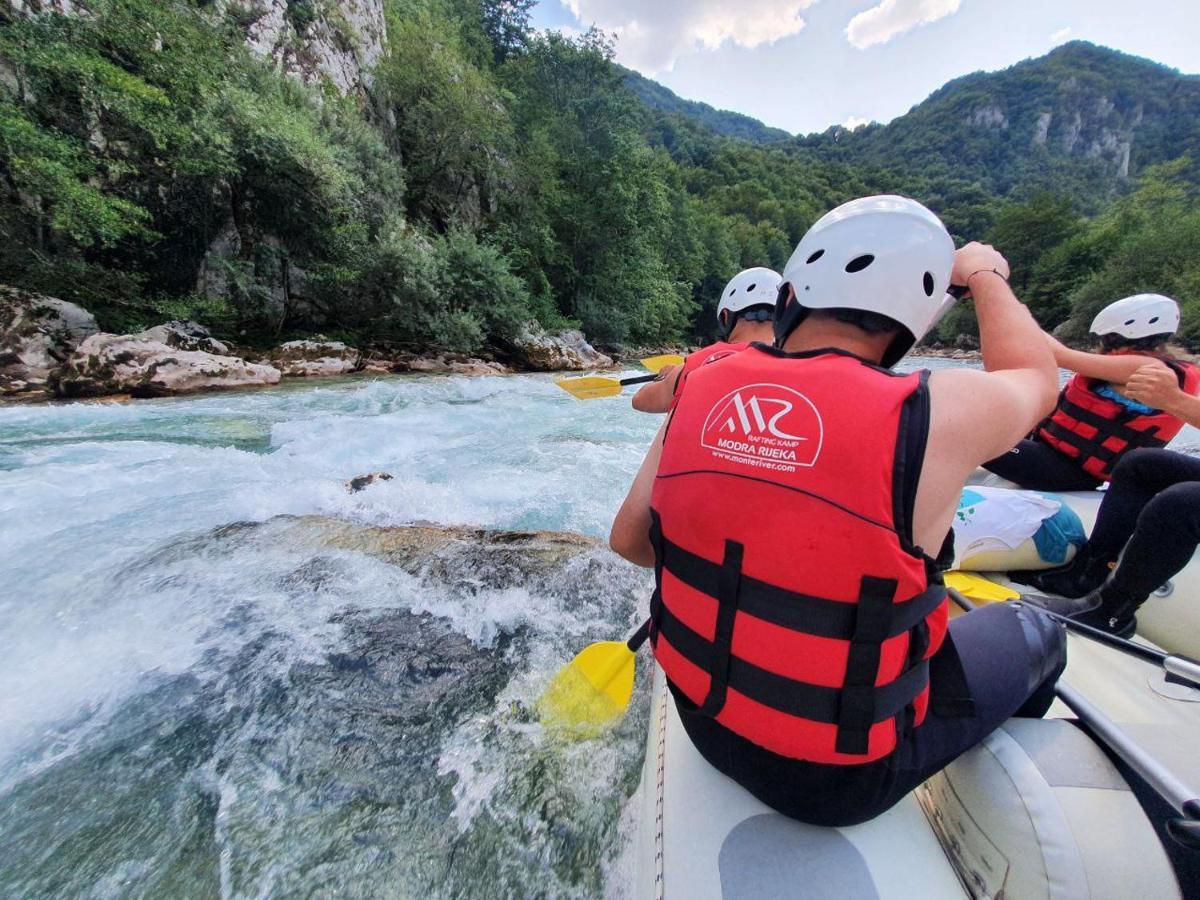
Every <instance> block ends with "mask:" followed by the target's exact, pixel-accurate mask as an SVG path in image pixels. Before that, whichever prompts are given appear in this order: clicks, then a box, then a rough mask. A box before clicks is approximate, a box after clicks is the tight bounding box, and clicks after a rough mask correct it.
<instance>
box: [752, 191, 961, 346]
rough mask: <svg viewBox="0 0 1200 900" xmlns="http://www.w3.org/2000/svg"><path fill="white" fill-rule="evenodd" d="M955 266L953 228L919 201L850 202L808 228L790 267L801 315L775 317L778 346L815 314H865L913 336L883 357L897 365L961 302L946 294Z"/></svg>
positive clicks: (787, 272)
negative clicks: (884, 319) (854, 311)
mask: <svg viewBox="0 0 1200 900" xmlns="http://www.w3.org/2000/svg"><path fill="white" fill-rule="evenodd" d="M953 267H954V241H953V240H951V238H950V234H949V232H947V231H946V226H945V225H943V224H942V220H941V219H939V218H938V217H937V216H935V215H934V214H933V213H932V212H930V211H929V210H928V209H926V208H925V207H924V206H922V205H921V204H920V203H918V202H917V201H915V200H909V199H908V198H907V197H898V196H895V195H891V194H886V195H882V196H878V197H863V198H861V199H859V200H851V201H850V202H849V203H843V204H842V205H841V206H839V207H838V208H837V209H834V210H831V211H830V212H827V213H826V214H825V215H823V216H822V217H821V218H820V219H818V220H817V222H816V224H815V225H813V227H812V228H810V229H808V232H807V233H806V234H805V235H804V237H803V238H801V240H800V244H799V245H798V246H797V247H796V252H795V253H793V254H792V258H791V259H789V260H788V263H787V265H786V266H785V267H784V270H783V281H784V283H785V284H790V285H791V286H792V288H793V289H794V290H795V292H796V301H797V306H798V307H799V308H798V309H796V311H794V312H792V311H790V310H789V311H788V312H786V313H785V311H784V310H782V309H779V310H776V314H775V333H776V337H777V343H780V344H782V342H783V341H784V340H785V339H786V338H787V335H788V334H790V333H791V331H792V330H793V329H794V328H795V327H796V326H797V325H798V324H800V322H801V321H802V320H803V318H804V316H805V315H807V312H808V310H811V309H831V308H848V309H861V310H864V311H866V312H873V313H878V314H879V315H882V316H887V317H888V318H889V319H892V320H893V321H895V322H898V323H899V324H900V325H902V326H903V327H904V328H905V329H907V331H908V334H903V333H902V334H901V335H899V336H897V338H896V340H895V341H893V342H892V345H891V346H890V347H889V348H888V350H887V352H886V353H885V354H884V357H883V360H882V362H883V364H884V365H885V366H892V365H895V364H896V363H897V362H898V361H899V360H900V358H901V357H902V356H904V354H905V353H907V352H908V351H909V350H910V349H911V348H912V345H913V344H915V343H916V342H917V341H918V340H920V339H921V338H922V337H924V336H925V334H926V333H927V332H928V331H929V329H931V328H932V327H933V326H934V325H936V324H937V323H938V320H939V319H941V318H942V316H944V315H945V314H946V312H947V310H949V309H950V306H951V305H952V304H953V303H954V299H953V298H952V297H950V296H949V295H948V294H947V293H946V291H947V289H948V288H949V287H950V271H951V269H952V268H953ZM779 297H780V302H781V303H782V302H783V300H784V298H785V294H784V293H783V292H782V291H780V295H779Z"/></svg>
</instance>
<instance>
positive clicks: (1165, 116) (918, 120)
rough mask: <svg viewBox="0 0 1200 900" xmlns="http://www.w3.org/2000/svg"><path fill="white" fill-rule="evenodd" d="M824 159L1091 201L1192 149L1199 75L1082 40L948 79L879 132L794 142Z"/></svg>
mask: <svg viewBox="0 0 1200 900" xmlns="http://www.w3.org/2000/svg"><path fill="white" fill-rule="evenodd" d="M801 143H802V144H803V145H804V146H807V147H810V148H813V149H815V150H817V152H818V153H820V155H821V156H822V157H823V158H826V159H840V160H845V161H849V162H853V163H854V164H857V165H874V166H883V167H889V168H895V169H901V170H910V171H920V172H924V173H926V174H927V175H930V176H933V177H937V176H940V175H950V174H952V175H954V176H955V177H959V178H967V179H973V180H978V181H979V183H980V184H982V185H983V186H984V187H985V188H986V189H987V190H989V191H992V192H995V193H997V194H1001V195H1004V194H1007V193H1008V192H1010V191H1012V190H1014V189H1019V190H1022V191H1024V192H1026V193H1028V192H1029V191H1030V190H1031V189H1033V188H1036V187H1044V188H1051V189H1053V190H1056V191H1066V192H1069V193H1072V194H1073V195H1074V196H1076V197H1077V198H1078V199H1079V200H1080V201H1083V202H1085V203H1088V204H1089V205H1093V206H1094V205H1096V204H1098V203H1099V202H1101V201H1102V200H1103V199H1106V198H1111V197H1112V196H1115V195H1116V194H1117V193H1120V192H1121V190H1122V189H1123V187H1124V186H1125V184H1126V182H1127V180H1128V179H1129V178H1131V177H1133V178H1136V177H1137V176H1138V175H1140V174H1141V173H1142V172H1144V171H1145V170H1146V169H1147V168H1149V167H1150V166H1153V165H1156V164H1158V163H1162V162H1166V161H1168V160H1171V159H1175V158H1176V157H1178V156H1180V155H1182V154H1183V153H1185V152H1187V151H1189V150H1194V149H1195V148H1197V147H1200V76H1196V75H1181V74H1180V73H1179V72H1177V71H1176V70H1174V69H1169V68H1167V67H1166V66H1162V65H1159V64H1157V63H1154V62H1151V61H1150V60H1146V59H1141V58H1138V57H1134V56H1128V55H1126V54H1124V53H1118V52H1117V51H1115V50H1109V49H1107V48H1105V47H1097V46H1095V45H1093V44H1088V43H1085V42H1083V41H1075V42H1072V43H1069V44H1065V45H1063V46H1061V47H1058V48H1057V49H1055V50H1053V51H1052V52H1051V53H1049V54H1047V55H1046V56H1043V57H1040V58H1038V59H1032V60H1026V61H1024V62H1021V63H1018V64H1017V65H1014V66H1012V67H1011V68H1008V69H1005V70H1004V71H1002V72H994V73H984V72H976V73H974V74H972V75H967V76H965V77H963V78H957V79H955V80H954V81H951V82H950V83H948V84H947V85H945V86H944V87H942V88H941V89H940V90H938V91H935V92H934V93H933V94H932V95H931V96H930V97H929V98H928V99H927V100H925V101H924V102H922V103H920V104H918V105H917V106H915V107H913V109H912V110H911V111H909V112H908V113H907V114H906V115H903V116H901V117H899V118H898V119H895V120H894V121H892V122H890V123H889V124H887V125H878V124H872V125H868V126H866V127H863V128H859V129H857V130H855V131H846V130H845V129H842V128H831V129H830V130H829V131H827V132H825V133H824V134H821V135H814V136H810V137H808V138H803V139H801Z"/></svg>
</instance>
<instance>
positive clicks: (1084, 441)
mask: <svg viewBox="0 0 1200 900" xmlns="http://www.w3.org/2000/svg"><path fill="white" fill-rule="evenodd" d="M1058 409H1059V411H1061V412H1062V413H1064V414H1065V415H1068V416H1070V417H1071V418H1072V419H1074V420H1075V421H1076V422H1081V423H1083V424H1084V425H1090V426H1091V427H1092V428H1095V429H1096V434H1095V435H1094V436H1093V437H1090V438H1088V437H1084V436H1083V435H1081V434H1079V433H1078V432H1075V431H1072V430H1070V429H1069V428H1066V427H1064V426H1063V425H1062V424H1060V423H1059V422H1055V421H1054V420H1053V419H1047V420H1046V421H1045V422H1044V423H1043V425H1042V427H1043V428H1044V429H1045V431H1046V432H1047V433H1048V434H1049V435H1050V436H1051V437H1055V438H1058V440H1060V441H1062V442H1063V443H1065V444H1068V445H1070V446H1072V447H1074V448H1075V449H1076V450H1078V451H1079V453H1080V457H1079V458H1080V459H1081V460H1086V459H1088V458H1089V457H1094V458H1096V459H1099V460H1100V461H1101V462H1103V463H1104V464H1105V465H1104V467H1105V469H1106V470H1107V469H1108V468H1110V467H1111V466H1112V465H1113V464H1114V463H1115V462H1116V461H1117V459H1118V457H1119V456H1120V455H1121V454H1123V453H1126V452H1128V451H1130V450H1133V449H1136V448H1138V447H1165V446H1166V445H1167V442H1166V441H1165V440H1163V439H1162V438H1161V437H1159V431H1158V428H1157V427H1152V428H1147V429H1145V430H1144V431H1142V430H1139V429H1137V428H1130V427H1129V425H1128V424H1127V423H1128V422H1130V421H1132V420H1134V419H1136V418H1138V416H1139V414H1138V413H1135V412H1132V411H1128V412H1123V413H1121V414H1120V415H1119V416H1117V417H1116V418H1112V419H1109V418H1106V417H1104V416H1102V415H1100V414H1099V413H1096V412H1093V411H1092V410H1090V409H1085V408H1084V407H1082V406H1080V405H1078V404H1077V403H1073V402H1072V401H1070V400H1068V399H1067V398H1066V397H1063V398H1062V399H1060V400H1059V403H1058ZM1110 438H1116V439H1117V440H1119V441H1122V442H1123V443H1124V444H1125V446H1124V447H1122V448H1121V449H1119V450H1113V449H1111V448H1109V447H1105V446H1104V442H1105V441H1106V440H1108V439H1110Z"/></svg>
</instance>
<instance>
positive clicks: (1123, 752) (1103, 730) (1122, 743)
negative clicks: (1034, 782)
mask: <svg viewBox="0 0 1200 900" xmlns="http://www.w3.org/2000/svg"><path fill="white" fill-rule="evenodd" d="M947 593H948V594H949V595H950V599H952V600H953V601H954V602H955V603H956V604H957V605H958V606H959V607H961V608H962V609H964V610H966V611H968V612H970V611H971V610H973V609H975V608H976V607H975V604H974V603H972V602H971V601H970V600H968V599H967V598H966V597H964V596H963V595H962V594H960V593H959V592H958V591H956V590H954V589H953V588H949V589H948V590H947ZM1039 612H1045V610H1039ZM1054 618H1056V619H1060V620H1061V618H1062V617H1061V616H1054ZM1074 624H1078V623H1074ZM1054 693H1055V694H1057V695H1058V699H1059V700H1061V701H1062V702H1063V703H1064V704H1066V706H1067V708H1068V709H1070V710H1071V712H1073V713H1075V715H1077V716H1078V717H1079V721H1080V722H1082V723H1083V724H1084V725H1085V726H1087V729H1088V731H1090V732H1091V733H1092V734H1093V735H1095V737H1096V739H1097V740H1098V741H1100V742H1101V743H1102V744H1104V746H1106V747H1108V749H1109V750H1111V751H1112V752H1113V753H1115V754H1116V755H1117V756H1119V757H1121V759H1122V760H1124V762H1125V764H1126V765H1128V766H1129V768H1130V769H1132V770H1133V771H1134V772H1136V773H1137V775H1138V777H1139V778H1141V779H1142V780H1143V781H1145V782H1146V784H1148V785H1149V786H1150V788H1151V789H1152V790H1153V791H1154V792H1155V793H1156V794H1158V795H1159V796H1160V797H1162V798H1163V800H1165V801H1166V802H1167V803H1169V804H1170V805H1171V807H1172V808H1173V809H1175V810H1176V811H1177V812H1179V813H1180V815H1182V816H1183V818H1182V819H1177V820H1174V821H1172V822H1169V823H1168V826H1167V830H1168V831H1170V832H1171V835H1172V836H1173V837H1175V838H1176V839H1177V840H1179V841H1180V843H1184V844H1189V845H1190V842H1191V841H1192V840H1194V837H1193V835H1194V831H1195V827H1196V825H1197V824H1198V823H1200V796H1198V795H1197V794H1196V792H1195V791H1193V790H1191V789H1190V788H1189V787H1188V786H1187V785H1185V784H1184V783H1183V782H1182V781H1180V780H1179V779H1178V778H1177V777H1176V776H1175V774H1174V773H1173V772H1171V771H1170V770H1169V769H1167V768H1166V767H1164V766H1163V765H1162V763H1160V762H1159V761H1158V760H1156V759H1155V758H1154V757H1153V756H1151V755H1150V754H1148V753H1147V752H1146V751H1145V750H1144V749H1142V747H1141V746H1139V745H1138V744H1136V743H1135V742H1134V741H1133V739H1132V738H1130V737H1129V735H1127V734H1126V733H1125V732H1124V731H1122V730H1121V728H1120V726H1118V725H1117V723H1116V722H1114V721H1113V720H1112V719H1110V718H1108V716H1106V715H1105V714H1104V713H1102V712H1101V711H1100V710H1099V709H1097V708H1096V707H1095V706H1094V705H1092V703H1091V702H1090V701H1088V700H1087V699H1086V698H1084V697H1083V696H1082V695H1081V694H1080V693H1079V692H1078V691H1076V690H1075V689H1074V688H1073V687H1071V686H1070V685H1067V684H1063V683H1062V682H1061V681H1060V682H1059V683H1058V684H1056V685H1055V686H1054Z"/></svg>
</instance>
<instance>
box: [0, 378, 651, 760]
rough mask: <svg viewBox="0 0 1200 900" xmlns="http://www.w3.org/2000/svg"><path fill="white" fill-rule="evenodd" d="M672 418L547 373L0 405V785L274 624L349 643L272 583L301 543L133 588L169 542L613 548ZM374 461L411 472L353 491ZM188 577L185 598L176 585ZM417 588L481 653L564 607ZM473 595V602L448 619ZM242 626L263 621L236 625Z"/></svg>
mask: <svg viewBox="0 0 1200 900" xmlns="http://www.w3.org/2000/svg"><path fill="white" fill-rule="evenodd" d="M655 425H656V422H655V421H654V420H652V419H651V417H644V416H637V415H636V414H633V413H631V411H630V410H629V407H628V404H627V403H626V402H625V401H623V400H620V399H618V400H612V401H594V402H592V403H589V404H586V405H585V404H581V403H579V402H578V401H575V400H572V399H571V398H570V397H568V396H567V395H566V394H565V393H563V392H562V391H560V390H559V389H558V388H556V387H555V386H554V385H553V383H552V380H551V379H550V378H549V377H540V376H534V377H504V378H500V377H496V378H491V377H484V378H465V377H451V378H415V379H414V378H389V379H378V380H362V381H357V382H339V383H327V384H323V385H320V384H319V385H317V386H309V385H304V386H302V387H297V386H296V385H295V383H293V384H291V385H289V386H288V388H286V389H283V390H275V391H263V392H257V393H237V394H225V395H221V394H215V395H206V396H202V397H197V398H191V399H171V400H156V401H136V402H131V403H123V404H95V403H74V404H64V405H54V406H22V407H9V408H2V409H0V517H2V518H3V521H4V522H5V523H6V525H5V528H4V530H3V533H2V534H0V570H2V571H4V572H5V581H6V586H5V591H4V594H3V597H0V641H2V642H3V645H4V646H5V648H6V652H5V653H4V654H3V655H0V697H3V698H5V701H6V702H4V703H2V704H0V782H3V781H4V780H6V779H5V778H4V774H5V773H4V768H5V762H6V760H10V759H11V758H12V755H13V754H14V753H16V752H17V751H18V750H19V749H20V748H21V747H23V746H26V745H28V744H29V742H31V741H40V740H45V739H47V738H50V739H51V743H52V744H56V740H55V739H54V738H55V735H54V730H55V728H56V727H58V725H60V724H61V723H63V722H70V721H76V720H79V719H81V718H82V719H89V718H92V717H97V716H99V717H101V718H102V717H103V713H104V711H105V710H107V709H111V708H113V707H114V706H115V705H116V704H119V703H120V701H121V700H122V698H124V697H127V696H129V695H130V693H132V692H134V691H137V690H138V689H139V687H140V686H144V685H145V684H146V683H148V678H149V676H150V675H152V674H154V673H158V674H172V673H180V672H184V671H190V670H192V669H194V668H195V667H196V666H197V665H198V661H199V660H200V659H201V658H202V657H203V654H204V653H205V652H206V651H209V650H212V649H213V648H214V646H218V645H219V646H221V647H222V648H223V649H225V650H229V649H230V648H231V646H232V645H233V644H234V643H235V642H236V641H238V640H247V639H249V637H250V635H252V634H254V633H255V629H256V628H258V629H261V628H265V627H268V625H269V627H271V628H274V629H285V630H287V632H288V633H289V634H292V635H293V636H294V639H295V643H296V647H297V653H298V654H300V655H303V653H305V652H313V653H316V652H319V651H320V650H321V649H328V646H329V642H330V641H331V640H335V636H334V632H336V630H337V629H336V628H334V629H331V628H329V627H328V617H329V614H330V611H331V610H330V609H328V608H323V607H321V606H319V605H318V606H317V607H311V606H310V607H309V608H308V609H307V610H306V611H305V614H304V615H297V614H296V612H295V610H294V609H293V608H292V607H291V606H289V604H288V601H287V598H286V597H284V598H281V597H280V595H279V594H278V591H277V590H275V589H274V588H271V587H270V586H269V585H265V584H264V579H261V578H256V570H257V572H261V571H262V570H263V568H264V567H266V569H269V570H277V569H282V568H284V567H286V565H293V564H295V565H298V564H299V563H300V561H299V560H296V559H291V558H289V556H288V549H287V548H285V547H279V548H266V549H263V550H260V551H259V552H258V553H255V554H251V555H250V556H248V557H247V558H246V559H244V560H241V562H240V568H239V564H235V563H234V562H232V561H230V560H205V559H204V558H203V556H201V557H200V558H198V560H197V562H196V565H197V566H199V567H202V569H203V571H199V572H194V573H192V577H185V576H184V574H183V573H180V572H179V571H176V570H175V569H173V568H171V567H157V568H156V565H155V564H154V563H150V564H149V566H148V567H147V568H146V570H145V571H144V572H142V573H141V574H140V575H139V577H137V578H135V579H132V580H130V579H129V578H128V577H125V576H122V573H124V572H126V571H127V570H128V569H129V568H130V567H133V566H136V565H139V564H141V563H142V562H143V561H144V560H145V559H146V558H147V557H148V556H151V555H152V554H153V552H154V551H155V550H156V549H160V548H164V547H170V546H171V545H173V544H175V543H178V542H180V541H182V540H188V539H194V538H196V537H197V536H199V535H203V534H205V533H206V532H208V531H211V530H212V529H214V528H218V527H221V526H224V525H227V524H229V523H232V522H239V521H264V520H267V519H269V518H271V517H274V516H278V515H304V514H321V515H330V516H338V517H342V518H348V519H351V520H354V521H358V522H362V523H368V524H380V525H393V524H401V523H407V522H413V521H427V522H434V523H440V524H467V525H481V526H491V527H519V528H547V529H566V530H576V531H581V532H584V533H588V534H593V535H596V536H601V535H604V534H605V533H606V531H607V526H608V523H609V521H610V519H611V516H612V514H613V512H614V511H615V510H616V507H617V505H619V502H620V499H621V497H622V496H623V492H624V489H625V487H626V486H627V484H628V481H629V480H630V478H631V477H632V474H633V472H634V471H636V467H637V464H638V462H639V460H640V456H641V453H642V451H643V449H644V448H645V446H646V445H647V444H648V443H649V440H650V438H651V437H652V435H653V432H654V428H655ZM375 471H386V472H389V473H390V474H392V475H393V480H391V481H384V482H379V483H376V484H374V485H371V486H370V487H369V488H367V489H366V490H364V491H362V492H360V493H357V494H350V493H349V492H348V491H347V490H346V488H345V482H346V481H348V480H349V479H350V478H352V477H355V476H357V475H361V474H364V473H367V472H375ZM173 565H174V566H175V567H176V568H177V566H178V563H176V564H173ZM366 568H367V569H369V568H370V567H366ZM386 568H387V569H388V571H389V572H390V573H391V574H390V577H392V578H394V577H396V575H395V570H394V569H393V568H391V567H386ZM166 569H171V570H170V571H166ZM278 574H279V573H278V571H273V575H274V576H277V575H278ZM377 574H378V573H377ZM379 577H382V576H379ZM181 578H182V579H183V580H185V581H186V582H187V584H186V585H185V586H184V587H183V588H174V589H173V587H172V584H171V583H160V581H161V580H162V579H167V581H168V582H169V581H170V579H174V580H175V581H176V582H178V581H179V580H180V579H181ZM385 590H390V591H393V593H392V594H390V596H391V597H393V598H394V597H395V596H396V595H395V593H394V591H395V590H397V588H395V587H394V586H387V587H386V588H385V587H381V586H376V587H375V588H374V591H375V594H376V595H377V596H381V595H383V594H384V591H385ZM369 593H370V590H364V591H361V592H358V593H356V594H355V595H354V599H350V600H347V598H346V597H337V598H333V599H332V600H331V605H332V606H334V607H337V606H338V605H339V604H341V605H343V606H345V605H351V606H353V605H356V604H358V603H360V601H359V600H358V599H357V598H360V597H363V596H366V595H368V594H369ZM409 593H410V594H411V595H412V596H414V597H418V598H419V599H418V600H417V602H416V604H415V606H416V608H417V609H418V610H421V609H424V610H425V611H428V612H431V613H434V614H436V615H441V616H446V617H447V618H448V619H449V620H451V621H452V622H454V623H455V627H456V628H461V629H462V631H463V633H465V634H467V635H468V636H469V637H471V639H472V640H475V641H477V642H479V643H480V644H481V645H487V644H489V643H490V642H492V641H494V640H495V637H496V635H497V634H498V633H501V632H503V631H505V630H511V629H512V628H514V627H516V626H518V625H519V624H521V623H523V622H528V621H530V619H531V617H536V616H552V615H558V614H561V613H562V610H561V608H559V607H554V608H546V609H538V607H537V605H536V604H537V602H538V601H536V600H531V598H529V597H528V596H526V595H524V594H522V593H521V592H520V591H519V590H517V591H513V592H502V593H494V592H493V593H486V592H484V593H480V594H477V595H475V596H474V597H473V598H471V597H470V596H469V595H464V594H463V593H462V592H461V591H459V592H455V593H454V597H456V598H458V599H455V600H451V599H449V595H445V596H442V597H440V598H439V597H437V596H431V595H430V594H428V593H420V592H413V591H410V592H409ZM464 596H467V598H468V600H467V601H464V599H463V598H464ZM464 602H469V605H470V608H466V607H462V608H457V609H455V608H451V607H452V606H453V604H455V603H457V604H460V606H461V604H463V603H464ZM448 604H449V605H448ZM367 605H369V604H367ZM238 610H241V611H240V612H239V611H238ZM238 616H242V617H243V618H246V619H247V620H248V621H251V622H255V623H258V624H256V625H250V626H247V627H246V628H245V629H242V630H241V631H239V630H238V629H237V628H231V627H230V625H229V622H230V621H231V620H233V619H236V618H237V617H238ZM571 627H572V626H568V630H569V629H570V628H571ZM305 648H307V649H305ZM8 774H11V773H8Z"/></svg>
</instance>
